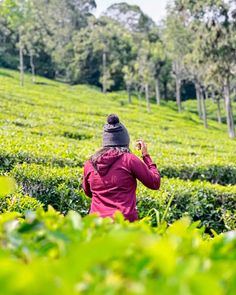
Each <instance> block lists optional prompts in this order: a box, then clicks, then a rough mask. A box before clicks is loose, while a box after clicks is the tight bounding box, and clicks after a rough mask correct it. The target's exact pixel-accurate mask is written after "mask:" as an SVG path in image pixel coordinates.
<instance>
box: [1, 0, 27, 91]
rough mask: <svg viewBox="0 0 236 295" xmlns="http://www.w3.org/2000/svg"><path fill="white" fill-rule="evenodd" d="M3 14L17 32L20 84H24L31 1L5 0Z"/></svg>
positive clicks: (2, 6)
mask: <svg viewBox="0 0 236 295" xmlns="http://www.w3.org/2000/svg"><path fill="white" fill-rule="evenodd" d="M0 5H1V14H2V15H3V16H5V18H6V20H7V23H8V25H9V28H10V29H12V30H13V31H15V32H16V33H17V37H18V43H17V47H18V49H19V69H20V84H21V86H23V85H24V54H25V50H26V44H25V42H24V36H25V35H26V32H27V29H28V26H29V24H30V23H31V22H32V18H33V14H32V13H31V12H32V11H31V2H30V1H27V0H4V1H2V2H1V3H0Z"/></svg>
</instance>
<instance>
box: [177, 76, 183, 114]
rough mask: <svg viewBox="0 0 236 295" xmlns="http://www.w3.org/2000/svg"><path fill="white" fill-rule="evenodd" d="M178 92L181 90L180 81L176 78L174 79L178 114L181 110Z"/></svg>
mask: <svg viewBox="0 0 236 295" xmlns="http://www.w3.org/2000/svg"><path fill="white" fill-rule="evenodd" d="M180 90H181V81H180V80H179V79H178V78H176V103H177V106H178V111H179V112H181V110H182V107H181V94H180Z"/></svg>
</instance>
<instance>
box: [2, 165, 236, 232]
mask: <svg viewBox="0 0 236 295" xmlns="http://www.w3.org/2000/svg"><path fill="white" fill-rule="evenodd" d="M10 175H11V176H12V177H14V178H15V179H16V180H17V182H18V184H19V185H20V188H19V189H20V190H21V191H22V193H23V195H27V196H32V197H36V198H37V200H39V201H41V203H42V204H44V207H45V208H47V206H48V205H52V206H53V207H54V208H55V209H57V210H59V211H60V212H63V213H67V212H68V210H75V211H77V212H79V213H80V214H81V215H82V216H84V215H86V214H87V212H88V209H89V204H90V200H89V199H88V198H86V197H85V195H84V193H83V192H82V189H81V183H82V169H81V168H80V169H77V168H69V167H67V168H60V167H59V168H55V167H53V168H52V167H46V166H43V165H36V164H31V165H28V164H22V165H17V166H15V168H14V169H13V170H12V171H11V172H10ZM137 195H138V209H139V215H140V218H143V217H145V216H147V215H148V214H149V212H150V210H151V209H152V208H156V209H157V210H158V212H159V214H160V215H163V214H164V211H165V209H166V207H167V204H168V202H169V201H170V199H171V200H172V201H171V204H170V208H169V210H168V212H167V216H166V220H167V221H168V222H169V223H171V222H173V221H174V220H176V219H179V218H180V217H181V216H183V215H190V216H191V217H192V219H193V220H195V221H197V220H201V225H204V226H205V227H206V230H207V231H210V229H214V230H215V231H217V232H222V231H226V230H231V229H234V228H235V227H236V219H235V216H236V214H235V213H236V187H235V186H231V187H225V186H221V185H213V184H210V183H209V182H206V181H205V182H202V181H199V180H197V181H189V180H188V181H184V180H180V179H176V178H166V177H163V178H162V185H161V189H160V190H159V191H150V190H148V189H146V188H144V186H142V185H139V189H138V193H137ZM17 199H18V198H16V196H15V194H13V195H12V196H11V197H9V200H8V203H9V202H10V200H13V205H14V204H15V201H16V200H17ZM29 201H30V202H31V199H29ZM36 205H37V204H36ZM10 208H11V207H10V206H8V207H7V209H6V205H5V207H4V206H2V207H1V205H0V211H7V210H10ZM12 208H15V207H14V206H13V207H12ZM25 209H28V207H26V208H25ZM151 215H153V224H155V218H154V217H155V214H151Z"/></svg>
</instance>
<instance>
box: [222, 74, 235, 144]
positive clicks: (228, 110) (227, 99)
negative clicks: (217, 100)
mask: <svg viewBox="0 0 236 295" xmlns="http://www.w3.org/2000/svg"><path fill="white" fill-rule="evenodd" d="M224 100H225V110H226V118H227V126H228V134H229V137H230V138H235V127H234V116H233V110H232V103H231V98H230V82H229V78H227V79H225V83H224Z"/></svg>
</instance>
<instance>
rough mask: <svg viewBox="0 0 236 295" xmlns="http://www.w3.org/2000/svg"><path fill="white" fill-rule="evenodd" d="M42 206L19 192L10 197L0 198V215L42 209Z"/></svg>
mask: <svg viewBox="0 0 236 295" xmlns="http://www.w3.org/2000/svg"><path fill="white" fill-rule="evenodd" d="M42 207H43V204H42V203H41V202H39V201H38V200H37V199H35V198H33V197H30V196H27V195H23V194H21V193H20V192H19V193H15V194H13V195H11V196H7V197H1V198H0V213H3V212H19V213H25V212H26V211H27V210H36V209H38V208H42Z"/></svg>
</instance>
